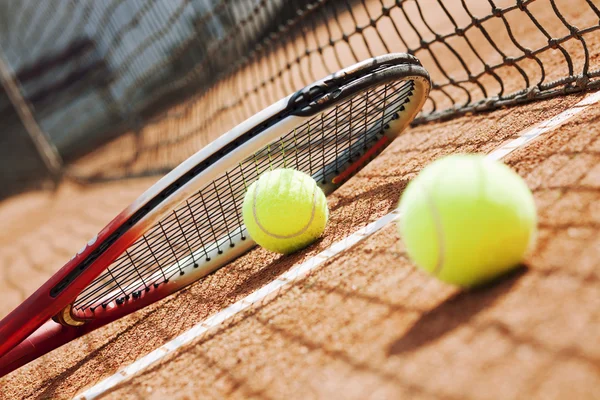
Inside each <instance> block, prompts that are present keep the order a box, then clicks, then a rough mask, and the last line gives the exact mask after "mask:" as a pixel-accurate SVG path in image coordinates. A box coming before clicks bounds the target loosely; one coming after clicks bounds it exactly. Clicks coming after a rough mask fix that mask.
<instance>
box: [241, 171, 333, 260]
mask: <svg viewBox="0 0 600 400" xmlns="http://www.w3.org/2000/svg"><path fill="white" fill-rule="evenodd" d="M243 216H244V224H245V225H246V229H247V230H248V234H249V235H250V237H251V238H252V239H254V241H255V242H256V243H258V244H259V245H260V246H262V247H264V248H265V249H267V250H270V251H274V252H276V253H282V254H289V253H293V252H294V251H297V250H300V249H302V248H304V247H306V246H308V245H309V244H311V243H312V242H314V241H315V240H316V239H317V238H318V237H319V236H321V234H323V231H324V230H325V225H326V224H327V218H328V216H329V210H328V208H327V201H326V199H325V194H324V193H323V191H322V190H321V188H319V187H318V186H317V183H316V182H315V180H314V179H313V178H312V177H311V176H309V175H307V174H305V173H303V172H300V171H296V170H293V169H275V170H273V171H269V172H266V173H264V174H262V175H261V176H260V178H259V179H258V180H257V181H256V182H254V183H253V184H252V185H250V187H249V188H248V191H247V192H246V195H245V197H244V204H243Z"/></svg>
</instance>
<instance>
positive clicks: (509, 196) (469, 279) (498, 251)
mask: <svg viewBox="0 0 600 400" xmlns="http://www.w3.org/2000/svg"><path fill="white" fill-rule="evenodd" d="M536 224H537V217H536V210H535V204H534V200H533V196H532V194H531V192H530V190H529V189H528V188H527V185H526V184H525V182H524V181H523V180H522V179H521V177H519V175H517V174H516V173H515V172H513V171H512V170H511V169H510V168H509V167H507V166H506V165H504V164H502V163H500V162H497V161H493V160H490V159H488V158H486V157H484V156H482V155H475V154H472V155H465V154H459V155H452V156H448V157H445V158H442V159H439V160H437V161H435V162H433V163H431V164H430V165H428V166H427V167H425V168H424V169H423V171H422V172H421V173H420V174H419V175H418V176H417V177H416V178H415V179H414V180H413V181H412V182H411V183H410V184H409V185H408V187H407V188H406V190H405V191H404V193H403V194H402V198H401V199H400V220H399V221H398V228H399V231H400V235H401V237H402V239H403V241H404V244H405V245H406V250H407V253H408V255H409V257H410V258H411V259H412V260H413V261H414V262H415V263H416V264H417V265H418V266H419V267H420V268H422V269H424V270H425V271H427V272H429V273H430V274H433V275H434V276H436V277H438V278H439V279H440V280H442V281H445V282H448V283H452V284H455V285H459V286H462V287H467V288H468V287H472V286H478V285H480V284H484V283H487V282H489V281H491V280H493V279H494V278H496V277H498V276H500V275H502V274H504V273H507V272H509V271H510V270H512V269H513V268H515V267H516V266H518V265H519V264H520V263H521V261H522V260H523V257H524V256H525V254H526V252H527V250H528V249H529V248H530V247H531V246H532V244H533V242H534V239H535V236H536Z"/></svg>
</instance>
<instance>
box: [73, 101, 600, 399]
mask: <svg viewBox="0 0 600 400" xmlns="http://www.w3.org/2000/svg"><path fill="white" fill-rule="evenodd" d="M598 102H600V91H599V92H596V93H593V94H591V95H589V96H587V97H586V98H584V99H583V100H581V101H580V102H579V103H577V104H575V105H574V106H572V107H571V108H569V109H568V110H566V111H563V112H562V113H560V114H558V115H557V116H555V117H553V118H550V119H548V120H546V121H544V122H542V123H540V124H538V125H536V126H534V127H533V128H531V129H527V130H524V131H522V132H521V133H520V134H519V137H518V138H516V139H513V140H510V141H508V142H507V143H504V144H503V145H501V146H500V147H498V148H497V149H496V150H494V151H492V152H491V153H490V154H488V155H487V157H489V158H491V159H493V160H499V159H501V158H503V157H505V156H506V155H508V154H510V153H512V152H513V151H515V150H516V149H519V148H522V147H524V146H526V145H528V144H529V143H531V141H532V140H534V139H536V138H537V137H539V136H541V135H543V134H544V133H548V132H551V131H553V130H554V129H556V128H557V127H559V126H560V125H562V124H563V123H565V122H566V121H567V120H569V119H571V118H573V117H574V116H576V115H577V114H579V113H581V112H582V111H584V110H586V109H587V108H588V107H590V106H592V105H594V104H596V103H598ZM398 217H399V211H398V209H395V210H393V211H392V212H391V213H389V214H387V215H384V216H383V217H381V218H379V219H378V220H377V221H375V222H372V223H370V224H369V225H367V226H366V227H364V228H361V229H359V230H358V231H356V232H354V233H353V234H352V235H350V236H348V237H346V238H344V239H342V240H340V241H339V242H336V243H334V244H333V245H332V246H331V247H329V248H328V249H325V250H323V251H322V252H321V253H319V254H317V255H316V256H314V257H312V258H310V259H308V260H307V261H305V262H303V263H302V264H299V265H296V266H295V267H293V268H291V269H290V270H288V271H287V272H285V273H283V274H281V275H280V276H279V277H278V278H277V279H275V280H274V281H271V282H270V283H268V284H267V285H265V286H263V287H262V288H260V289H258V290H256V291H255V292H253V293H250V294H249V295H248V296H246V297H244V298H243V299H241V300H239V301H238V302H236V303H234V304H232V305H230V306H229V307H227V308H225V309H224V310H221V311H219V312H218V313H216V314H214V315H212V316H211V317H209V318H207V319H205V320H204V321H202V322H200V323H198V324H197V325H195V326H194V327H192V328H190V329H189V330H188V331H186V332H184V333H182V334H181V335H179V336H177V337H176V338H175V339H173V340H171V341H170V342H168V343H167V344H165V345H163V346H161V347H159V348H158V349H156V350H154V351H153V352H151V353H150V354H148V355H146V356H144V357H142V358H140V359H138V360H137V361H135V362H134V363H133V364H131V365H129V366H127V367H125V368H123V369H121V370H119V371H118V372H117V373H116V374H114V375H112V376H110V377H108V378H106V379H104V380H103V381H101V382H99V383H97V384H96V385H95V386H93V387H91V388H89V389H88V390H86V391H85V392H83V393H81V394H79V395H77V396H76V397H75V399H77V400H90V399H95V398H96V397H98V396H100V395H102V394H103V393H105V392H106V391H108V390H110V389H111V388H113V387H115V386H116V385H118V384H119V383H121V382H123V381H124V380H125V379H127V378H129V377H131V376H132V375H135V374H137V373H138V372H140V371H142V370H144V369H145V368H147V367H148V366H150V365H151V364H153V363H155V362H156V361H159V360H160V359H162V358H163V357H164V356H166V355H167V354H170V353H172V352H173V351H175V350H177V349H179V348H180V347H182V346H185V345H186V344H188V343H191V342H192V341H193V340H194V339H196V338H197V337H199V336H200V335H202V334H203V333H205V332H206V331H208V330H209V329H211V328H213V327H216V326H218V325H220V324H221V323H223V322H224V321H226V320H227V319H229V318H231V317H232V316H234V315H236V314H237V313H239V312H241V311H243V310H245V309H247V308H248V307H250V306H252V305H253V304H255V303H257V302H259V301H261V300H262V299H264V298H265V297H266V296H268V295H269V294H271V293H274V292H275V291H277V290H281V289H282V288H284V287H286V286H288V287H289V286H290V284H291V283H293V282H295V281H298V280H300V279H302V278H304V277H305V276H306V275H307V274H308V273H309V272H310V271H312V270H313V269H315V268H316V267H318V266H319V265H321V264H323V263H324V262H325V261H327V260H329V259H330V258H332V257H334V256H336V255H337V254H339V253H341V252H342V251H344V250H346V249H348V248H350V247H352V246H354V245H355V244H356V243H358V242H360V241H361V240H363V239H365V238H366V237H368V236H370V235H372V234H374V233H375V232H377V231H379V230H380V229H381V228H383V227H384V226H386V225H387V224H389V223H390V222H392V221H394V220H396V219H398Z"/></svg>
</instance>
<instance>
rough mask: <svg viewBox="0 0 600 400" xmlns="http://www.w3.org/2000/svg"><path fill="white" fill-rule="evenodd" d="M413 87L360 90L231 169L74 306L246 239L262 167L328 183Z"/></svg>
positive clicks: (119, 294) (155, 280)
mask: <svg viewBox="0 0 600 400" xmlns="http://www.w3.org/2000/svg"><path fill="white" fill-rule="evenodd" d="M413 89H414V83H413V82H412V81H408V82H403V81H400V82H395V83H391V84H385V85H380V86H378V87H375V88H373V89H370V90H368V91H366V92H363V93H361V94H359V95H356V96H355V97H353V98H350V99H349V100H346V101H344V102H343V103H341V104H340V105H338V106H336V107H334V108H333V109H332V110H330V111H327V112H325V113H322V114H320V115H318V116H315V117H313V118H311V119H310V120H308V121H307V122H305V123H303V124H302V125H300V126H298V127H296V128H295V129H293V130H292V131H291V132H289V133H287V134H285V135H283V136H281V137H280V138H279V139H278V140H276V141H274V142H272V143H271V144H269V145H268V146H266V147H264V148H263V149H261V150H259V151H257V152H255V153H254V154H253V155H252V156H251V157H248V158H247V159H245V160H243V161H242V162H240V163H239V165H237V166H236V167H235V168H232V169H230V170H229V171H224V173H223V174H222V175H221V176H220V177H219V178H217V179H216V180H214V181H213V182H211V183H210V184H208V185H206V186H204V187H203V188H201V189H200V190H199V191H198V192H197V193H195V194H194V195H192V196H190V197H189V198H188V199H186V200H185V202H184V203H183V204H182V205H180V206H178V208H177V209H175V210H173V211H172V212H170V213H169V214H168V215H167V216H166V217H164V218H163V219H162V220H161V221H160V222H159V223H158V224H156V225H155V226H154V227H152V228H151V229H150V230H148V231H147V232H146V233H145V234H144V235H143V236H142V237H141V238H140V239H138V240H137V241H136V242H135V243H134V244H133V245H132V246H130V247H129V248H128V249H127V251H125V252H124V253H123V254H122V255H121V256H120V257H119V258H118V259H117V260H115V261H114V262H113V263H112V265H111V266H110V267H109V268H108V269H107V270H106V271H105V272H104V273H103V274H102V275H101V276H99V277H98V278H97V279H96V280H95V281H94V282H93V283H92V284H91V285H90V286H88V287H87V288H86V289H85V290H84V291H83V292H82V294H81V295H80V296H79V298H78V299H77V301H76V302H75V305H74V308H75V310H78V311H85V310H86V309H88V308H90V307H91V309H92V310H93V309H94V307H98V306H100V305H105V306H106V305H107V304H108V303H109V302H111V301H115V300H116V301H117V302H118V303H120V302H122V301H124V300H126V299H129V298H130V296H133V297H137V296H138V295H139V294H140V293H141V291H144V290H151V287H152V286H158V285H160V284H162V283H164V282H167V281H168V280H169V279H171V278H172V277H173V276H176V275H183V274H184V273H185V271H184V270H185V269H186V268H192V267H197V266H198V263H199V262H201V261H204V260H206V261H209V260H210V258H211V257H219V255H220V254H222V253H223V251H224V249H226V248H228V247H230V246H231V247H233V246H235V243H236V240H239V239H242V240H244V239H245V237H244V234H245V231H244V230H243V222H242V216H241V204H242V202H243V199H244V195H245V192H246V189H247V187H248V186H249V185H250V184H251V183H252V182H254V181H255V180H257V179H258V177H259V176H260V175H261V174H262V173H263V172H265V171H267V170H270V169H274V168H281V167H289V168H295V169H298V170H300V171H304V172H306V173H308V174H310V175H312V176H313V177H314V178H315V179H317V180H318V181H320V182H322V183H325V177H329V179H331V177H334V176H337V175H338V174H339V173H340V172H342V167H344V168H347V167H348V165H352V163H353V162H355V161H357V160H358V159H359V158H360V157H361V156H363V155H364V154H365V153H366V152H367V151H369V150H370V149H373V148H374V146H375V144H376V143H377V142H379V141H380V140H382V139H383V137H384V133H385V130H386V129H388V128H389V125H388V124H389V123H390V122H391V121H392V120H394V119H397V118H398V117H399V115H398V113H399V112H401V111H402V110H404V106H405V104H406V103H407V102H408V101H410V100H411V96H412V93H413ZM383 140H385V139H383Z"/></svg>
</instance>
